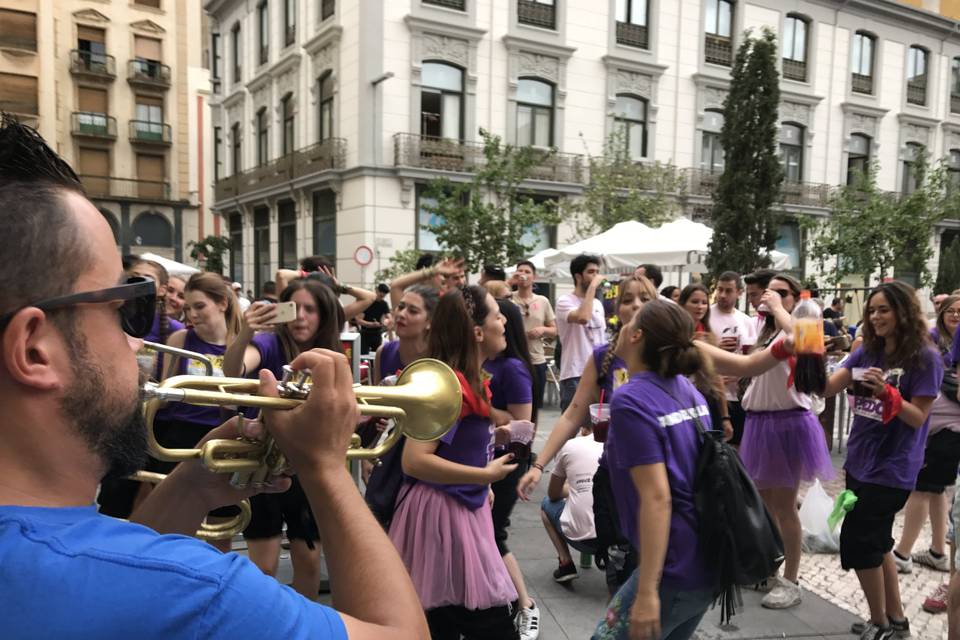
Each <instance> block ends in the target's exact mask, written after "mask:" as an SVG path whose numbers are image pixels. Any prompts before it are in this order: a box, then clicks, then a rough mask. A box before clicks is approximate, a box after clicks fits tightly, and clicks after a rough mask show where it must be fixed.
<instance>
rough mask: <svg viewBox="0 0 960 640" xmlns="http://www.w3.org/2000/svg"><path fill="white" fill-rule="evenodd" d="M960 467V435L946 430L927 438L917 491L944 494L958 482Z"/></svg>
mask: <svg viewBox="0 0 960 640" xmlns="http://www.w3.org/2000/svg"><path fill="white" fill-rule="evenodd" d="M958 465H960V433H956V432H954V431H949V430H947V429H944V430H943V431H938V432H937V433H935V434H934V435H932V436H930V437H929V438H927V448H926V450H925V451H924V453H923V467H921V468H920V474H919V475H918V476H917V491H926V492H928V493H943V492H944V491H945V490H946V488H947V487H949V486H952V485H953V483H954V482H956V480H957V466H958Z"/></svg>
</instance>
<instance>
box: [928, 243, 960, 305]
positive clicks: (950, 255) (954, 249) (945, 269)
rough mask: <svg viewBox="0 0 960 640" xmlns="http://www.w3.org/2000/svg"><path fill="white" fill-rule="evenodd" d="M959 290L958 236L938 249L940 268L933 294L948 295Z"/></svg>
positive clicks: (959, 248) (959, 250) (959, 251)
mask: <svg viewBox="0 0 960 640" xmlns="http://www.w3.org/2000/svg"><path fill="white" fill-rule="evenodd" d="M957 289H960V236H954V238H953V240H952V241H951V242H950V244H948V245H946V246H943V245H941V247H940V266H939V268H938V270H937V284H936V286H934V288H933V291H934V293H950V292H951V291H956V290H957Z"/></svg>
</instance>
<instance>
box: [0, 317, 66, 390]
mask: <svg viewBox="0 0 960 640" xmlns="http://www.w3.org/2000/svg"><path fill="white" fill-rule="evenodd" d="M0 344H2V351H0V361H2V362H3V367H4V369H6V371H7V373H8V374H9V376H10V377H11V378H12V379H13V380H14V381H16V382H17V383H18V384H21V385H24V386H27V387H32V388H34V389H37V390H40V391H52V390H55V389H59V388H62V387H63V385H64V381H63V377H62V374H61V371H60V364H61V363H62V362H63V360H64V358H65V357H66V356H65V354H64V353H63V351H64V347H65V345H64V341H63V336H62V335H61V334H60V331H59V330H58V329H57V328H56V327H55V326H54V325H53V323H52V322H50V320H49V319H48V318H47V317H46V315H45V314H44V313H43V311H41V310H40V309H36V308H29V309H24V310H22V311H20V312H19V313H17V314H16V315H15V316H14V317H13V318H12V319H11V320H10V323H9V324H7V327H6V329H5V330H4V332H3V336H2V342H0Z"/></svg>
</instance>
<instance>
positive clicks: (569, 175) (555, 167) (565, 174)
mask: <svg viewBox="0 0 960 640" xmlns="http://www.w3.org/2000/svg"><path fill="white" fill-rule="evenodd" d="M393 139H394V164H395V165H396V166H398V167H408V168H414V169H431V170H434V171H455V172H460V173H472V172H474V171H476V170H477V169H478V168H480V167H481V166H483V164H484V162H485V157H484V154H483V144H482V143H479V142H461V141H459V140H454V139H451V138H435V137H432V136H423V135H419V134H416V133H397V134H394V136H393ZM533 152H534V153H535V154H537V155H538V156H539V157H540V158H539V162H537V164H535V165H534V166H533V167H532V168H531V169H530V174H529V176H528V177H529V179H531V180H545V181H549V182H566V183H575V184H585V179H586V173H587V171H586V169H585V167H584V162H583V156H580V155H577V154H574V153H559V152H555V151H551V150H547V149H543V150H540V149H534V150H533Z"/></svg>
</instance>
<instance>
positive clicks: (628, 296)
mask: <svg viewBox="0 0 960 640" xmlns="http://www.w3.org/2000/svg"><path fill="white" fill-rule="evenodd" d="M634 282H639V283H640V291H639V293H638V294H637V295H639V296H640V300H641V301H642V302H643V303H647V302H650V301H651V300H656V299H657V289H656V287H654V286H653V283H652V282H650V280H649V279H648V278H647V277H646V276H636V275H634V276H630V277H628V278H624V279H623V280H621V281H620V285H619V287H620V293H619V294H618V295H617V302H616V305H615V306H614V312H615V313H619V311H620V306H621V305H624V304H630V303H632V302H633V296H634V293H633V292H632V291H631V290H630V289H631V286H630V285H631V284H633V283H634ZM625 324H630V320H628V321H627V322H623V321H621V322H618V323H617V325H616V328H615V329H614V330H613V332H612V333H611V334H610V342H609V343H608V344H607V352H606V353H605V354H603V360H602V361H601V363H600V370H599V371H598V372H597V383H598V384H599V385H600V386H603V385H604V383H605V381H606V379H607V376H608V375H609V374H610V367H611V366H612V365H613V359H614V357H616V354H615V353H614V352H615V351H616V348H617V340H619V339H620V331H621V330H622V329H623V326H624V325H625Z"/></svg>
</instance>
